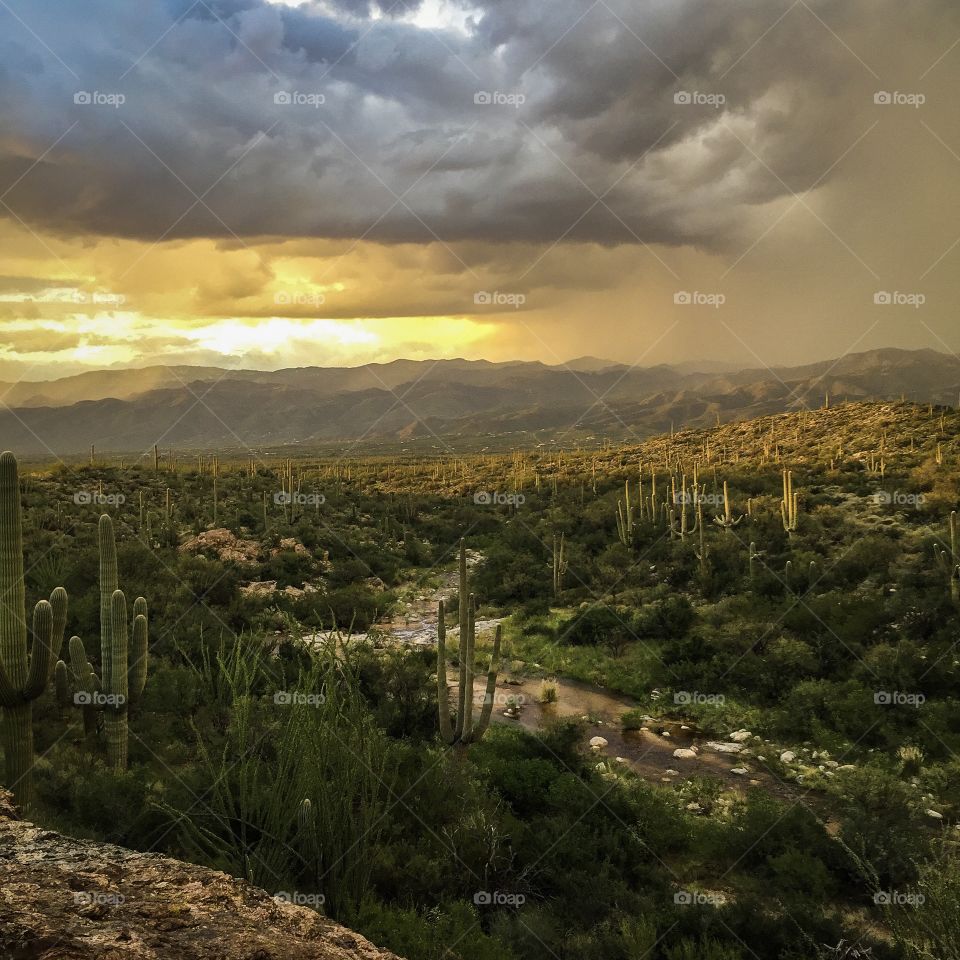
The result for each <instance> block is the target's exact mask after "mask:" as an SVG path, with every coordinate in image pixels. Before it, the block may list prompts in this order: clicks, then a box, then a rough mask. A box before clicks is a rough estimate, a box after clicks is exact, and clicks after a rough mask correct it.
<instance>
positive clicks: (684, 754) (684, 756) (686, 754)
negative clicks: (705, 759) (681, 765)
mask: <svg viewBox="0 0 960 960" xmlns="http://www.w3.org/2000/svg"><path fill="white" fill-rule="evenodd" d="M673 755H674V756H675V757H676V758H677V759H678V760H696V759H697V751H696V750H688V749H687V748H686V747H679V748H678V749H677V750H674V751H673Z"/></svg>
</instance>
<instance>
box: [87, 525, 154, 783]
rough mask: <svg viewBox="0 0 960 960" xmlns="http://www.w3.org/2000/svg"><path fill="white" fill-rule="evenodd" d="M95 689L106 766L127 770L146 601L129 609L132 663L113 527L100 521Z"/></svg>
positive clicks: (142, 666) (141, 681) (143, 666)
mask: <svg viewBox="0 0 960 960" xmlns="http://www.w3.org/2000/svg"><path fill="white" fill-rule="evenodd" d="M98 533H99V540H100V658H101V659H100V663H101V667H100V672H101V677H100V688H101V691H102V694H103V696H102V698H101V706H102V707H103V710H104V730H105V732H106V741H107V760H108V762H109V763H110V765H111V766H112V767H113V768H114V769H116V770H124V769H126V766H127V743H128V739H129V735H128V730H129V728H128V722H127V721H128V713H129V707H130V704H131V703H135V702H136V701H137V700H139V698H140V695H141V694H142V693H143V688H144V685H145V684H146V680H147V642H148V636H147V633H148V631H147V601H146V600H144V599H143V597H137V599H136V601H135V602H134V605H133V644H132V646H133V662H132V663H131V662H130V656H129V648H128V641H129V637H130V635H129V628H128V625H127V600H126V597H125V596H124V594H123V591H122V590H120V589H118V587H117V547H116V541H115V539H114V533H113V521H112V520H111V519H110V517H109V516H107V515H106V514H104V515H103V516H102V517H101V518H100V527H99V531H98Z"/></svg>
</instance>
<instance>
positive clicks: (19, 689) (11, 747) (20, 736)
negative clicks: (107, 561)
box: [0, 451, 67, 808]
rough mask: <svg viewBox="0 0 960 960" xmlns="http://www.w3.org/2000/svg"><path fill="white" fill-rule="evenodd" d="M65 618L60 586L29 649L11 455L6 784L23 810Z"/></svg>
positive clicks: (4, 620)
mask: <svg viewBox="0 0 960 960" xmlns="http://www.w3.org/2000/svg"><path fill="white" fill-rule="evenodd" d="M66 619H67V592H66V591H65V590H64V589H63V587H57V588H56V589H55V590H54V591H53V593H52V594H51V595H50V600H49V601H47V600H41V601H40V602H39V603H38V604H37V605H36V607H34V610H33V630H32V633H33V647H32V649H30V650H28V647H27V612H26V590H25V588H24V583H23V521H22V517H21V513H20V479H19V474H18V470H17V460H16V457H14V455H13V454H12V453H10V452H9V451H7V452H5V453H3V454H2V455H0V707H2V708H3V715H4V716H3V752H4V758H5V763H6V783H7V786H9V787H10V789H11V790H12V791H13V794H14V797H15V798H16V801H17V803H18V804H19V805H20V806H21V807H23V808H28V807H30V805H31V804H32V802H33V776H32V773H33V701H34V700H36V698H37V697H39V696H40V694H41V693H43V691H44V689H45V688H46V686H47V683H48V682H49V680H50V675H51V667H50V661H51V660H52V659H53V656H54V647H56V648H57V649H59V646H60V643H61V642H62V639H63V636H62V631H63V624H65V623H66ZM56 629H59V630H60V631H61V633H60V635H59V636H57V635H56V634H55V630H56Z"/></svg>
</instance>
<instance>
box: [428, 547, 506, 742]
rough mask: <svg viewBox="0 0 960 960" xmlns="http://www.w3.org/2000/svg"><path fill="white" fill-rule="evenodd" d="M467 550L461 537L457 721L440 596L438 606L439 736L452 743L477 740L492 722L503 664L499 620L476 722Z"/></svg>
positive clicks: (472, 603) (472, 607) (472, 613)
mask: <svg viewBox="0 0 960 960" xmlns="http://www.w3.org/2000/svg"><path fill="white" fill-rule="evenodd" d="M468 590H469V584H468V582H467V550H466V545H465V544H464V541H463V540H461V541H460V682H459V684H458V689H457V717H456V722H454V720H453V718H452V717H451V716H450V695H449V692H448V690H447V629H446V624H445V622H444V608H443V601H442V600H441V601H440V603H439V606H438V609H437V709H438V711H439V715H440V736H441V737H442V738H443V739H444V740H445V741H446V742H447V743H448V744H450V745H451V746H452V745H454V744H461V745H466V744H469V743H475V742H476V741H478V740H479V739H480V738H481V737H482V736H483V735H484V734H485V733H486V732H487V727H489V726H490V716H491V714H492V712H493V701H494V695H495V693H496V687H497V672H498V670H499V666H500V638H501V628H500V624H497V629H496V633H495V634H494V638H493V653H492V654H491V656H490V669H489V671H488V672H487V687H486V691H485V695H484V698H483V707H482V709H481V711H480V717H479V719H478V720H477V723H476V725H474V722H473V700H474V696H473V667H474V664H473V657H474V649H475V644H476V638H477V633H476V622H475V601H474V597H473V594H472V593H469V592H468Z"/></svg>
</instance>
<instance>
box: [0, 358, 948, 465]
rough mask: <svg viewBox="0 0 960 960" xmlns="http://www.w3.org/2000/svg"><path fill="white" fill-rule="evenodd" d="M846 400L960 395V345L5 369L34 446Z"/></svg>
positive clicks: (751, 411) (731, 414)
mask: <svg viewBox="0 0 960 960" xmlns="http://www.w3.org/2000/svg"><path fill="white" fill-rule="evenodd" d="M828 394H829V396H830V397H831V398H832V399H833V400H834V402H839V401H841V400H842V399H844V398H845V397H847V398H849V399H851V400H863V399H878V400H879V399H896V398H899V397H900V396H905V397H906V398H907V399H911V400H918V401H922V402H931V403H937V404H955V403H957V401H958V395H960V360H958V359H957V358H955V357H952V356H949V355H947V354H943V353H938V352H937V351H934V350H895V349H882V350H872V351H868V352H864V353H859V354H850V355H848V356H844V357H841V358H839V359H837V360H830V361H822V362H819V363H814V364H806V365H804V366H799V367H780V368H774V369H748V370H739V371H733V372H723V371H720V372H718V371H716V370H713V371H711V370H706V371H697V370H689V369H686V367H681V368H676V367H670V366H665V365H660V366H654V367H631V366H629V365H627V364H623V363H613V362H610V361H605V360H599V359H597V358H594V357H584V358H580V359H579V360H577V361H573V362H572V363H571V364H566V365H560V366H548V365H546V364H544V363H540V362H536V361H533V362H527V361H514V362H506V363H502V362H501V363H494V362H491V361H487V360H463V359H454V360H395V361H392V362H390V363H383V364H366V365H364V366H360V367H294V368H288V369H284V370H276V371H260V370H225V369H221V368H217V367H190V366H170V367H162V366H155V367H146V368H142V369H136V370H103V371H94V372H91V373H84V374H80V375H78V376H74V377H66V378H63V379H61V380H52V381H47V382H43V383H20V384H0V401H2V403H3V404H4V406H3V407H0V446H3V447H4V448H10V449H13V450H16V451H18V452H22V453H26V454H31V455H34V454H39V455H43V454H56V455H68V454H76V453H80V452H83V451H86V450H88V449H89V447H90V445H91V444H95V445H96V446H97V448H98V449H99V450H101V451H103V452H106V451H116V452H127V451H144V450H147V449H150V448H151V447H152V446H153V444H154V443H159V444H160V446H161V447H163V448H164V449H166V448H168V447H174V448H176V447H180V448H197V447H214V446H216V447H221V448H222V447H242V446H252V445H258V446H262V445H283V444H289V443H301V444H303V443H311V442H314V443H319V442H331V441H347V442H352V443H363V442H364V441H378V442H382V441H390V440H401V441H402V440H408V439H411V438H430V437H434V438H451V439H452V438H466V437H481V436H483V437H488V436H490V435H509V438H510V440H511V442H516V443H518V444H520V443H523V442H525V441H527V440H532V439H539V440H542V439H544V437H547V436H552V437H554V438H558V437H559V438H584V437H588V436H591V435H592V436H609V437H611V438H622V439H628V438H633V439H637V438H639V437H643V436H649V435H651V434H654V433H659V432H663V431H665V430H669V429H670V428H671V427H677V428H679V427H681V426H704V425H712V424H714V423H716V421H717V419H720V420H722V421H729V420H736V419H745V418H749V417H754V416H760V415H764V414H769V413H777V412H782V411H786V410H792V409H798V408H801V407H803V406H813V407H816V406H820V405H822V403H823V402H824V397H825V395H828Z"/></svg>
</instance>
